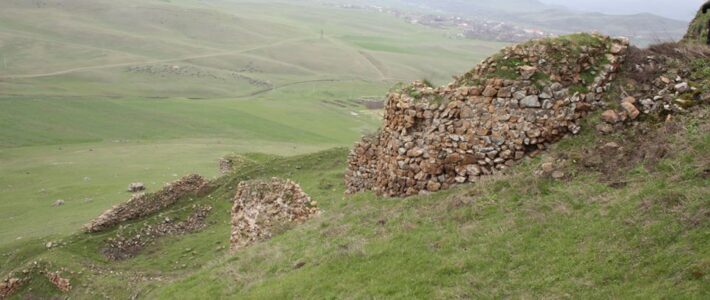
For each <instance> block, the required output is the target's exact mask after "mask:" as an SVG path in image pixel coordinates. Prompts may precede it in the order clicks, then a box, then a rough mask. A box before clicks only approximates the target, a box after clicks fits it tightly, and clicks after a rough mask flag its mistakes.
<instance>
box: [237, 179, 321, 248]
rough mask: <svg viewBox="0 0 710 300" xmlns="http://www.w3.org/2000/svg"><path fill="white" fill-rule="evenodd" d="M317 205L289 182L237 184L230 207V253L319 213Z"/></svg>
mask: <svg viewBox="0 0 710 300" xmlns="http://www.w3.org/2000/svg"><path fill="white" fill-rule="evenodd" d="M319 212H320V211H319V210H318V208H317V203H316V202H315V201H312V200H311V198H310V197H309V196H308V195H307V194H306V193H304V192H303V190H302V189H301V187H300V186H299V185H298V184H296V183H295V182H293V181H291V180H284V179H279V178H272V179H271V180H253V181H243V182H241V183H239V186H238V188H237V193H236V195H235V196H234V206H233V207H232V237H231V245H232V247H231V248H232V250H238V249H241V248H243V247H246V246H248V245H251V244H253V243H254V242H257V241H260V240H265V239H269V238H271V236H272V234H274V233H276V232H275V231H276V230H278V229H279V228H280V227H283V226H287V225H289V224H292V223H302V222H304V221H306V220H308V219H310V218H311V217H313V216H315V215H317V214H319Z"/></svg>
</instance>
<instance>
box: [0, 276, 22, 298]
mask: <svg viewBox="0 0 710 300" xmlns="http://www.w3.org/2000/svg"><path fill="white" fill-rule="evenodd" d="M22 283H23V282H22V280H20V279H19V278H16V277H10V278H7V279H5V280H3V281H0V299H8V298H10V296H12V295H13V294H15V292H17V290H19V289H20V287H21V286H22Z"/></svg>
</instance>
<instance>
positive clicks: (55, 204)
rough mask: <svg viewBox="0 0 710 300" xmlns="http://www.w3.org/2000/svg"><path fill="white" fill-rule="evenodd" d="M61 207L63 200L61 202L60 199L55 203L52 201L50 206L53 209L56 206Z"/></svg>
mask: <svg viewBox="0 0 710 300" xmlns="http://www.w3.org/2000/svg"><path fill="white" fill-rule="evenodd" d="M62 205H64V200H62V199H59V200H57V201H54V203H52V206H54V207H58V206H62Z"/></svg>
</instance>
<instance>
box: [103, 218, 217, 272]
mask: <svg viewBox="0 0 710 300" xmlns="http://www.w3.org/2000/svg"><path fill="white" fill-rule="evenodd" d="M211 211H212V207H211V206H195V207H194V210H193V212H192V214H190V216H188V217H187V219H186V220H184V221H181V222H176V221H175V220H172V219H170V218H165V219H164V220H163V221H162V222H161V223H159V224H151V225H145V226H143V227H142V228H141V229H140V230H138V231H137V232H135V233H133V234H131V235H130V236H124V235H123V234H121V233H118V234H117V235H116V237H114V238H110V239H108V240H107V241H106V244H105V245H104V247H103V248H102V249H101V253H102V254H103V255H104V257H106V258H108V259H110V260H115V261H117V260H124V259H129V258H132V257H134V256H136V255H138V254H139V253H140V252H141V251H142V250H143V249H144V248H145V247H146V246H147V245H149V244H150V243H153V242H154V241H156V240H157V239H159V238H161V237H164V236H175V235H181V234H188V233H193V232H197V231H200V230H202V229H203V228H205V227H206V226H207V223H206V220H207V217H208V216H209V215H210V212H211Z"/></svg>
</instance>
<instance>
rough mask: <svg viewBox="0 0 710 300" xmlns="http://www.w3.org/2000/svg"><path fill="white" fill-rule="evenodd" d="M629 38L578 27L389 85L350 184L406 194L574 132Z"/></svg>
mask: <svg viewBox="0 0 710 300" xmlns="http://www.w3.org/2000/svg"><path fill="white" fill-rule="evenodd" d="M628 46H629V44H628V40H627V39H624V38H614V39H612V38H609V37H605V36H602V35H597V34H577V35H572V36H565V37H561V38H556V39H544V40H538V41H532V42H528V43H525V44H521V45H516V46H511V47H508V48H505V49H504V50H502V51H501V52H500V53H499V54H497V55H494V56H492V57H490V58H488V59H486V60H484V61H483V62H482V63H481V64H479V65H478V66H477V67H476V68H475V69H474V70H472V71H471V72H469V73H466V74H464V75H463V76H461V77H458V78H456V80H455V81H454V82H453V83H451V84H449V85H447V86H443V87H438V88H433V87H431V86H429V85H428V84H426V83H424V82H415V83H414V84H413V85H411V86H407V87H404V88H402V89H400V90H398V91H395V92H392V93H390V94H389V95H388V100H387V104H386V107H385V115H384V125H383V127H382V129H381V131H380V132H378V133H377V134H375V135H374V136H368V137H364V138H363V139H362V141H360V142H359V143H357V144H356V145H355V147H354V149H353V150H352V151H351V154H350V156H349V164H348V170H347V171H346V174H345V183H346V186H347V192H348V193H355V192H359V191H363V190H374V191H376V192H377V193H378V194H381V195H385V196H390V197H400V196H410V195H415V194H418V193H421V192H434V191H438V190H441V189H446V188H449V187H450V186H452V185H455V184H460V183H465V182H473V181H476V180H477V178H479V176H482V175H489V174H494V173H497V172H500V171H501V170H504V169H506V168H508V167H510V166H512V165H513V164H514V163H515V161H517V160H520V159H522V158H524V157H525V156H527V155H534V154H536V153H537V152H539V151H541V150H544V149H546V148H547V146H548V145H549V144H550V143H552V142H555V141H557V140H559V139H560V138H561V137H563V136H565V135H566V134H570V133H571V134H576V133H578V132H579V130H580V127H579V125H578V124H577V122H578V121H579V120H580V119H581V118H583V117H585V116H586V115H587V114H588V113H589V112H590V111H591V110H593V109H594V108H596V107H600V106H603V105H604V104H603V103H602V102H601V100H602V98H603V96H604V94H605V92H606V91H607V90H608V89H609V83H610V82H611V81H612V80H613V78H614V76H615V74H616V73H617V72H618V71H619V68H620V66H621V64H622V62H623V60H624V58H625V53H626V51H627V49H628Z"/></svg>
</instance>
